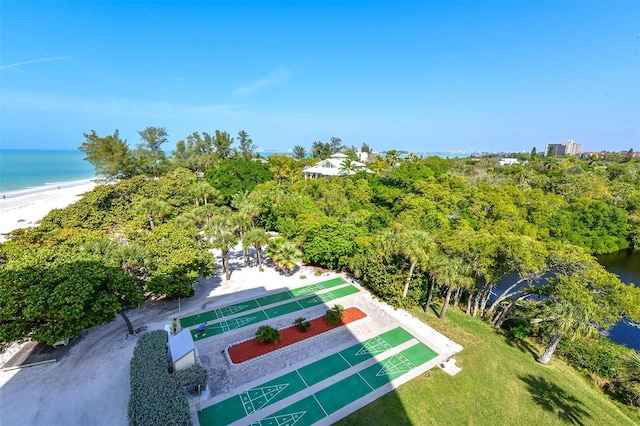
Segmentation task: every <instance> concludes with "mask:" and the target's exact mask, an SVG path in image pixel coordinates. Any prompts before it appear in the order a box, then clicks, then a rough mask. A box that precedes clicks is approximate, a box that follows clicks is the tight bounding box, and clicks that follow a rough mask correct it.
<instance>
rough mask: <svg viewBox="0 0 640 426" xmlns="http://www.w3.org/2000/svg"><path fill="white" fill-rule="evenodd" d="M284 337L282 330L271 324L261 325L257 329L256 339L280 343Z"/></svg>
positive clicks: (263, 341)
mask: <svg viewBox="0 0 640 426" xmlns="http://www.w3.org/2000/svg"><path fill="white" fill-rule="evenodd" d="M280 339H282V335H281V334H280V331H279V330H278V329H276V328H273V327H271V326H270V325H261V326H260V327H258V331H256V340H257V341H258V342H262V343H278V342H279V341H280Z"/></svg>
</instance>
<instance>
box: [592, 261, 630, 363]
mask: <svg viewBox="0 0 640 426" xmlns="http://www.w3.org/2000/svg"><path fill="white" fill-rule="evenodd" d="M598 262H600V264H601V265H602V266H604V267H605V268H606V270H607V271H609V272H612V273H614V274H616V275H618V276H619V277H620V280H621V281H622V282H624V283H627V284H631V283H633V284H635V285H636V286H640V251H632V250H621V251H618V252H615V253H610V254H603V255H600V256H598ZM607 335H608V336H609V338H610V339H611V340H613V341H614V342H617V343H622V344H624V345H626V346H628V347H630V348H633V349H635V350H637V351H640V325H638V324H633V323H630V322H629V321H627V320H626V319H623V320H622V321H620V322H619V323H617V324H616V325H614V326H613V327H611V329H609V330H608V332H607Z"/></svg>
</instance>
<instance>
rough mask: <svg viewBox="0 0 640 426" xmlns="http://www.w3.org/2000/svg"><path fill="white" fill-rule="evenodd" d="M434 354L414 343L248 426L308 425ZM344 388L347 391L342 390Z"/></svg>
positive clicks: (414, 367)
mask: <svg viewBox="0 0 640 426" xmlns="http://www.w3.org/2000/svg"><path fill="white" fill-rule="evenodd" d="M437 355H438V354H437V353H436V352H435V351H433V350H432V349H430V348H429V347H427V346H426V345H424V344H423V343H417V344H415V345H413V346H411V347H410V348H408V349H405V350H403V351H401V352H399V353H397V354H395V355H392V356H390V357H387V358H386V359H384V360H382V361H380V362H378V363H376V364H374V365H372V366H370V367H367V368H365V369H363V370H361V371H359V372H357V373H354V374H352V375H350V376H349V377H346V378H344V379H342V380H340V381H338V382H336V383H334V384H332V385H330V386H327V387H325V388H323V389H320V390H319V391H317V392H316V393H314V394H313V395H310V396H307V397H305V398H303V399H301V400H299V401H297V402H294V403H292V404H291V405H289V406H287V407H285V408H283V409H281V410H279V411H277V412H275V413H273V414H271V415H268V416H266V417H264V418H263V419H261V420H259V421H257V422H255V423H253V424H252V426H271V425H280V426H282V425H285V424H286V425H294V424H295V425H296V426H306V425H312V424H313V423H316V422H318V421H320V420H322V419H323V418H325V417H328V416H330V415H331V414H333V413H335V412H336V411H338V410H340V409H341V408H344V407H346V406H347V405H349V404H351V403H352V402H355V401H356V400H358V399H360V398H362V397H364V396H366V395H367V394H369V393H371V392H373V391H375V390H376V389H379V388H381V387H382V386H384V385H386V384H388V383H390V382H391V381H393V380H395V379H397V378H399V377H401V376H403V375H405V374H407V373H409V372H410V371H412V370H414V369H416V368H417V367H419V366H421V365H423V364H425V363H426V362H427V361H429V360H431V359H433V358H435V357H436V356H437ZM345 389H348V390H349V391H348V392H344V390H345ZM201 424H202V423H201Z"/></svg>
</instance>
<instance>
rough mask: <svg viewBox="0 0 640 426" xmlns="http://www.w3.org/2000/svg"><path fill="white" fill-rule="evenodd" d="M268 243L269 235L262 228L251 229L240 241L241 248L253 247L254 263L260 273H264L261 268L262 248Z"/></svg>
mask: <svg viewBox="0 0 640 426" xmlns="http://www.w3.org/2000/svg"><path fill="white" fill-rule="evenodd" d="M268 243H269V234H267V232H266V231H265V230H264V229H262V228H252V229H250V230H249V231H247V233H246V234H245V235H244V238H243V239H242V244H243V246H247V247H249V246H253V248H255V250H256V261H257V262H258V269H259V270H260V272H262V271H264V268H263V267H262V247H263V246H265V245H266V244H268Z"/></svg>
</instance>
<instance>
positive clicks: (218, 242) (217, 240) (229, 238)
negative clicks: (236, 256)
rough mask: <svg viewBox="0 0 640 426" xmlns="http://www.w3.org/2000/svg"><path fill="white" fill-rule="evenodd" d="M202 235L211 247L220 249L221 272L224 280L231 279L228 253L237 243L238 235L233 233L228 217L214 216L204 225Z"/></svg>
mask: <svg viewBox="0 0 640 426" xmlns="http://www.w3.org/2000/svg"><path fill="white" fill-rule="evenodd" d="M204 233H205V235H206V236H207V238H208V239H209V241H210V242H211V245H213V247H215V248H217V249H220V252H221V254H222V271H223V272H224V274H225V278H226V279H227V281H228V280H230V279H231V268H230V266H229V251H230V250H231V248H232V247H233V246H235V245H236V244H237V243H238V235H237V234H236V233H235V232H234V226H233V223H232V222H231V220H230V218H229V217H225V216H214V217H213V218H212V219H211V220H210V221H209V222H207V223H206V224H205V225H204Z"/></svg>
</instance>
